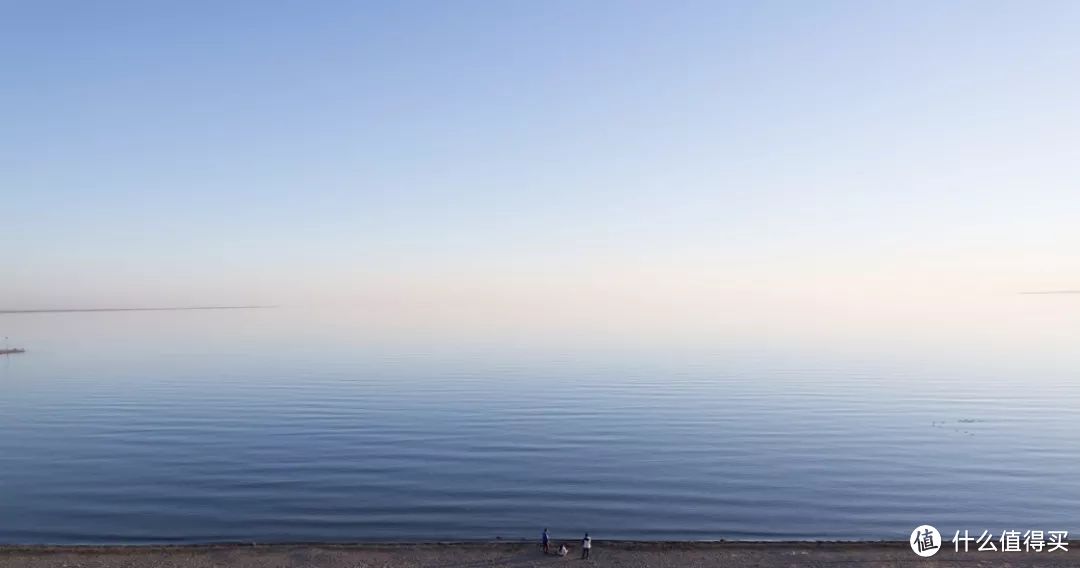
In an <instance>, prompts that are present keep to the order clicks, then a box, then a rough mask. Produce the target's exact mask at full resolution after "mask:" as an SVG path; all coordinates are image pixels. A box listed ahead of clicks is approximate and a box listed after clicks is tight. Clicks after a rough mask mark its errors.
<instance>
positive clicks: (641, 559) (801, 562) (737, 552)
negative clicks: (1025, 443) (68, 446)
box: [0, 540, 1080, 568]
mask: <svg viewBox="0 0 1080 568" xmlns="http://www.w3.org/2000/svg"><path fill="white" fill-rule="evenodd" d="M556 542H559V543H561V542H562V541H558V540H556ZM568 544H571V543H568ZM572 544H573V545H574V546H573V548H572V551H571V554H570V555H568V556H567V557H565V558H560V557H558V556H545V555H543V554H541V553H540V552H539V550H538V548H537V546H536V545H535V544H526V543H430V544H360V545H320V544H310V545H308V544H304V545H250V546H244V545H222V546H209V545H208V546H165V547H162V546H131V547H52V546H38V547H12V546H8V547H0V566H3V567H4V568H113V567H117V568H120V567H122V568H222V567H235V568H271V567H272V568H285V567H290V568H291V567H296V568H382V567H385V568H420V567H424V568H481V567H488V566H492V567H495V566H500V567H510V568H528V567H534V566H535V567H554V566H561V565H567V566H596V567H605V566H626V567H632V568H645V567H656V568H687V567H710V566H716V567H720V566H723V567H725V568H750V567H774V566H775V567H794V566H813V567H827V566H867V567H876V566H880V567H889V568H897V567H901V566H920V567H931V566H1006V567H1028V566H1030V567H1035V566H1039V567H1050V568H1053V567H1059V566H1060V567H1065V566H1076V565H1077V563H1078V560H1080V559H1078V558H1077V557H1076V555H1075V553H1073V552H1066V553H1062V552H1055V553H1045V552H1044V553H1040V554H1036V553H1009V554H1003V553H995V552H981V553H980V552H968V553H955V552H953V551H952V550H951V549H948V550H943V551H942V552H941V553H939V554H937V555H936V556H934V557H933V558H927V559H924V558H919V557H918V556H916V555H915V554H914V553H912V552H911V550H910V548H908V545H907V543H903V542H899V543H890V542H876V543H872V542H868V543H813V542H790V543H782V542H781V543H752V542H737V543H736V542H730V543H692V542H648V543H646V542H602V541H598V542H596V544H595V547H594V549H593V554H592V558H590V559H589V560H580V559H579V558H578V554H579V553H580V548H579V547H578V546H577V543H576V542H575V543H572Z"/></svg>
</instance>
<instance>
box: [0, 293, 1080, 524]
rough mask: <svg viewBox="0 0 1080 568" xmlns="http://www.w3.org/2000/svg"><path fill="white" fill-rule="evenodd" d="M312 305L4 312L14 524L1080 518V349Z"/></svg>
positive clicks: (2, 477)
mask: <svg viewBox="0 0 1080 568" xmlns="http://www.w3.org/2000/svg"><path fill="white" fill-rule="evenodd" d="M283 319H284V320H286V321H287V322H288V323H282V320H283ZM298 321H299V320H297V319H296V318H293V317H291V316H290V314H289V313H288V312H287V311H282V310H263V311H251V312H229V313H224V312H198V313H195V312H191V313H164V314H163V313H152V314H151V313H125V314H109V313H102V314H41V315H32V316H31V315H20V316H17V317H16V316H8V317H7V318H6V319H4V320H3V321H2V322H0V323H2V324H3V333H4V334H5V335H9V336H11V337H12V338H13V339H14V338H18V340H19V346H20V347H26V348H28V349H27V352H26V353H24V354H19V355H15V356H9V357H6V358H4V359H2V360H0V390H2V392H3V396H2V397H0V503H2V514H0V542H3V543H149V542H159V543H192V542H220V541H245V542H247V541H257V542H269V541H293V542H295V541H364V540H373V541H399V540H405V541H410V540H433V539H465V540H469V539H494V538H498V537H501V538H509V539H517V538H534V537H536V536H538V534H539V531H540V529H542V528H543V527H544V526H547V527H550V528H551V529H552V531H553V533H554V534H555V535H556V536H558V537H561V538H565V537H574V538H576V537H578V536H579V535H580V534H581V533H584V532H585V531H586V530H588V531H590V532H592V533H593V534H594V535H595V536H597V537H598V538H610V539H645V540H675V539H702V540H715V539H766V540H771V539H778V540H781V539H782V540H790V539H889V540H904V539H906V538H907V535H908V534H909V533H910V531H911V529H912V528H913V527H915V526H917V525H920V524H924V523H929V524H933V525H935V526H937V527H938V528H939V529H941V530H942V532H943V533H946V534H947V535H948V536H950V537H951V534H952V531H954V530H965V529H967V530H970V531H972V532H981V531H982V530H984V529H985V530H990V531H991V532H994V533H1000V532H1001V531H1002V530H1007V529H1016V530H1021V531H1023V530H1026V529H1043V530H1069V529H1072V530H1075V529H1080V480H1078V479H1077V477H1076V472H1077V463H1080V436H1077V435H1076V433H1077V432H1078V431H1080V413H1078V412H1077V409H1078V408H1080V381H1078V378H1080V374H1078V373H1077V370H1078V369H1080V367H1078V366H1077V356H1076V354H1075V353H1073V352H1072V351H1071V350H1069V349H1058V348H1055V347H1053V346H1050V347H1047V348H1046V349H1044V350H1043V351H1042V352H1039V353H1037V354H1035V355H1034V356H1032V357H1030V358H1028V359H1022V360H1021V359H1018V358H1013V357H1012V355H1011V354H1008V353H1005V354H1002V353H1000V352H996V353H995V352H992V350H985V351H979V349H969V350H968V351H965V350H963V349H956V350H953V351H950V349H949V348H948V346H940V347H941V348H940V349H939V350H937V351H936V353H937V354H938V355H941V354H942V353H952V355H951V356H948V357H945V356H942V357H938V358H936V359H934V358H928V357H926V356H922V355H920V354H919V353H915V352H901V350H899V349H892V350H889V349H885V350H881V351H877V352H870V351H866V352H864V353H863V354H862V355H861V356H859V357H854V356H852V355H851V354H850V353H843V352H833V353H830V354H827V355H823V354H822V352H821V350H818V349H806V348H802V349H796V348H790V347H789V346H787V345H784V344H782V342H777V343H774V344H768V345H765V344H760V343H758V344H755V343H754V342H753V341H751V340H742V341H739V340H735V339H733V340H730V341H727V340H722V339H720V338H717V339H715V341H713V340H710V341H706V342H702V343H703V344H704V345H699V346H695V347H693V348H685V349H683V348H671V349H663V348H658V349H654V350H648V349H637V348H626V347H613V346H612V345H619V343H618V342H611V343H610V344H608V345H607V346H606V347H605V346H602V345H586V343H587V342H580V341H577V342H575V341H565V342H563V343H562V344H560V343H559V342H558V341H550V342H548V343H546V344H544V345H543V346H541V347H537V346H535V345H530V347H529V348H527V349H526V348H523V347H521V345H522V342H515V341H512V340H504V341H498V340H496V339H491V340H487V341H484V340H478V339H475V338H467V339H462V338H458V340H456V341H448V340H446V339H445V338H443V339H433V338H432V337H425V336H420V337H418V336H416V335H415V334H414V335H413V336H410V337H407V338H402V337H391V336H392V335H393V334H392V333H390V332H388V331H386V330H377V329H376V330H367V331H366V332H361V331H359V329H360V328H359V327H355V326H351V325H343V324H342V325H338V324H327V323H325V320H319V321H323V322H324V323H320V324H319V325H314V324H313V325H310V326H307V325H305V324H303V323H298ZM503 339H506V338H503ZM969 347H970V346H969ZM976 347H978V346H976ZM1055 349H1057V351H1055ZM931 351H932V350H930V351H928V352H931ZM1055 355H1056V356H1055Z"/></svg>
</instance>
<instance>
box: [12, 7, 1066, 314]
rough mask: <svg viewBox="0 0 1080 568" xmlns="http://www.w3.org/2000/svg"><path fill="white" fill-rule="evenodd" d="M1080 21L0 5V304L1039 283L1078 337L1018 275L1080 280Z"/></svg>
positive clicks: (497, 307)
mask: <svg viewBox="0 0 1080 568" xmlns="http://www.w3.org/2000/svg"><path fill="white" fill-rule="evenodd" d="M1078 29H1080V3H1077V2H1072V1H1039V2H1020V1H1013V2H998V1H970V2H969V1H948V2H942V1H937V0H934V1H912V2H882V1H850V2H846V1H839V2H836V1H833V2H829V1H822V2H801V1H752V2H751V1H745V2H714V1H709V2H688V1H677V2H658V1H651V2H636V1H630V0H627V1H620V2H605V1H589V2H581V1H577V0H574V1H569V0H568V1H559V0H553V1H544V2H518V1H509V2H496V1H486V2H476V1H467V0H461V1H453V2H434V1H431V2H423V1H404V2H334V1H326V2H317V3H311V2H300V1H295V2H293V1H274V2H265V1H257V2H256V1H240V0H238V1H234V2H224V3H223V2H210V1H198V0H195V1H187V2H144V1H138V2H135V1H132V2H120V1H108V0H105V1H101V2H92V3H90V2H76V1H66V2H61V1H50V0H33V1H30V0H0V73H2V75H0V77H2V79H0V131H2V133H3V135H2V136H0V245H2V246H3V249H4V251H5V253H4V256H5V262H4V268H3V269H2V270H0V274H3V275H4V277H3V278H0V309H32V308H65V307H104V306H123V307H132V306H148V305H155V306H160V305H207V304H251V303H259V304H275V305H283V306H305V305H320V306H339V307H344V306H347V307H349V308H350V309H352V310H355V311H356V312H357V313H361V314H367V315H368V316H371V317H376V316H377V317H378V318H381V321H387V322H397V323H399V324H400V323H401V322H405V324H404V325H417V326H421V325H426V324H430V323H431V322H432V321H436V320H438V321H441V322H442V323H443V324H445V326H446V327H447V329H451V328H453V327H454V326H456V325H466V324H468V325H475V326H480V327H487V328H489V329H501V328H505V327H516V326H521V325H534V324H535V325H540V326H548V327H550V328H552V329H560V328H567V327H588V326H594V327H598V328H602V327H605V326H606V327H613V326H614V327H620V328H623V329H631V330H632V329H646V328H648V329H684V330H686V329H689V330H701V329H705V328H708V327H709V326H711V325H714V324H715V322H717V321H737V322H741V323H740V325H746V326H756V327H757V328H761V329H762V330H764V331H763V333H764V332H767V331H768V330H769V329H776V328H781V327H785V328H791V327H792V326H794V327H795V328H800V329H803V330H804V331H806V333H814V330H815V329H818V328H820V327H821V325H823V323H822V322H827V323H825V324H824V325H826V326H828V327H832V328H836V329H841V328H842V329H844V330H846V332H845V333H849V334H857V333H860V332H861V331H862V330H864V329H865V328H866V326H868V325H871V324H874V325H878V324H881V322H886V324H888V325H893V326H896V327H898V328H904V329H912V330H913V329H919V328H925V327H926V326H927V324H928V322H931V321H932V322H935V324H936V323H937V322H938V321H939V320H942V321H944V323H943V324H942V325H944V326H945V327H948V326H949V325H951V324H955V325H956V326H960V327H965V328H967V329H971V328H985V327H987V326H990V325H992V324H993V322H994V321H995V318H998V317H999V316H1000V315H1001V314H998V313H996V312H994V311H993V310H991V311H989V312H988V311H987V310H986V309H985V306H986V305H1004V304H1007V305H1009V306H1011V307H1010V308H1009V309H1010V310H1013V311H1011V312H1010V313H1011V314H1013V315H1015V314H1016V313H1022V312H1023V311H1024V310H1027V309H1028V307H1029V306H1030V305H1032V303H1035V302H1038V303H1039V305H1040V306H1042V307H1040V308H1038V309H1039V310H1040V312H1039V313H1040V314H1042V315H1041V316H1040V318H1039V321H1037V322H1034V323H1032V322H1028V323H1029V324H1031V325H1033V326H1042V325H1045V324H1046V323H1047V320H1052V321H1055V322H1057V323H1058V324H1059V327H1060V326H1067V327H1068V328H1069V329H1070V330H1071V331H1075V330H1076V327H1075V322H1076V321H1077V318H1076V310H1077V306H1076V303H1077V301H1080V295H1045V296H1041V295H1022V294H1021V293H1023V292H1031V291H1044V290H1075V289H1077V288H1080V255H1078V254H1077V253H1078V250H1080V223H1078V222H1077V218H1078V217H1080V188H1078V187H1077V180H1080V105H1078V104H1077V100H1078V95H1080V73H1078V72H1077V71H1078V70H1080V39H1077V34H1076V30H1078ZM995 303H996V304H995ZM1048 306H1053V307H1048ZM1062 310H1065V312H1064V313H1065V315H1061V313H1060V312H1062ZM800 326H801V327H800ZM937 327H940V326H937Z"/></svg>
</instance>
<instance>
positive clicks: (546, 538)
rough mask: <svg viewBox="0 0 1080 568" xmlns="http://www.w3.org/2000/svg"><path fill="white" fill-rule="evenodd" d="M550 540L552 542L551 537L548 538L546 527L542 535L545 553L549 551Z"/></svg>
mask: <svg viewBox="0 0 1080 568" xmlns="http://www.w3.org/2000/svg"><path fill="white" fill-rule="evenodd" d="M549 542H550V539H549V538H548V532H547V529H544V534H543V535H541V536H540V545H541V547H542V548H543V549H544V554H547V553H548V543H549Z"/></svg>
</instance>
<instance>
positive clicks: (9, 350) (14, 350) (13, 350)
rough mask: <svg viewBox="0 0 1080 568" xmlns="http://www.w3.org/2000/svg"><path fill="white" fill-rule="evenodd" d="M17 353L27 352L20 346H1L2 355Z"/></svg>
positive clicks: (0, 352) (0, 353)
mask: <svg viewBox="0 0 1080 568" xmlns="http://www.w3.org/2000/svg"><path fill="white" fill-rule="evenodd" d="M16 353H26V350H25V349H19V348H18V347H12V348H0V355H14V354H16Z"/></svg>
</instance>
